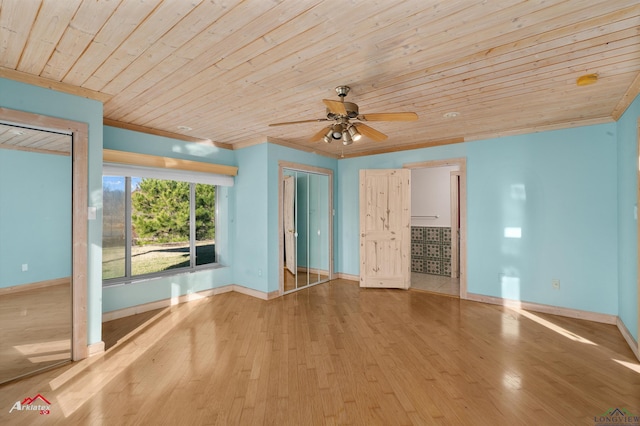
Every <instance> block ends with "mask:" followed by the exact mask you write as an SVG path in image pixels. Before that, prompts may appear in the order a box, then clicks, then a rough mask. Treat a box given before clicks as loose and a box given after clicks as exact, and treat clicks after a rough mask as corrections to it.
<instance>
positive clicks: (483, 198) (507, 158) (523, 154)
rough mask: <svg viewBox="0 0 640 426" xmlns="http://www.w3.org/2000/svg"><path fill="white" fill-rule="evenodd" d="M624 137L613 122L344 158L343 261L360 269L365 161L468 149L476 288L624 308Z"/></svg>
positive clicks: (398, 160)
mask: <svg viewBox="0 0 640 426" xmlns="http://www.w3.org/2000/svg"><path fill="white" fill-rule="evenodd" d="M615 143H616V126H615V124H614V123H611V124H605V125H599V126H589V127H581V128H575V129H566V130H559V131H553V132H544V133H535V134H529V135H522V136H512V137H504V138H498V139H491V140H485V141H476V142H469V143H465V144H457V145H448V146H442V147H437V148H426V149H421V150H414V151H403V152H397V153H391V154H384V155H378V156H369V157H360V158H354V159H347V160H341V161H340V162H339V164H338V171H339V173H338V175H339V180H340V185H339V191H338V213H337V217H338V223H339V230H338V232H339V235H340V240H339V242H338V244H337V247H338V249H339V261H338V270H339V271H341V272H345V273H348V274H354V275H358V274H359V247H358V241H359V238H358V227H359V223H358V202H357V200H358V171H359V170H360V169H364V168H376V169H378V168H398V167H402V165H403V164H404V163H410V162H417V161H426V160H434V159H443V158H455V157H467V189H468V193H467V212H468V216H467V229H468V239H467V244H468V246H467V254H468V264H467V266H468V269H467V272H468V282H467V283H468V291H469V292H470V293H478V294H483V295H489V296H495V297H505V298H510V299H517V300H523V301H528V302H534V303H541V304H548V305H555V306H561V307H566V308H572V309H580V310H586V311H593V312H601V313H606V314H614V315H615V314H617V312H618V310H617V305H618V290H617V282H618V280H617V275H618V274H617V249H618V247H617V228H616V219H617V216H616V210H617V209H616V203H617V198H616V148H615ZM513 188H516V189H513ZM519 189H524V194H526V199H518V197H517V194H518V193H520V191H519ZM507 227H514V228H521V232H522V238H520V239H512V238H505V236H504V229H505V228H507ZM554 278H557V279H559V280H560V283H561V288H560V290H554V289H552V286H551V280H552V279H554Z"/></svg>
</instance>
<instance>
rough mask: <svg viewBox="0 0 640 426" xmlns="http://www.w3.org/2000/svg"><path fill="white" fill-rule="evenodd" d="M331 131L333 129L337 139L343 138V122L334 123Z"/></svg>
mask: <svg viewBox="0 0 640 426" xmlns="http://www.w3.org/2000/svg"><path fill="white" fill-rule="evenodd" d="M331 131H332V137H333V138H334V139H335V140H340V139H342V133H343V127H342V124H334V125H333V126H332V127H331Z"/></svg>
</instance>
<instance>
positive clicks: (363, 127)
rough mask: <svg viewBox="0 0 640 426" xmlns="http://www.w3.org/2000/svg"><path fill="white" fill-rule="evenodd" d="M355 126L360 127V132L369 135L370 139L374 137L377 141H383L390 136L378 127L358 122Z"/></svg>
mask: <svg viewBox="0 0 640 426" xmlns="http://www.w3.org/2000/svg"><path fill="white" fill-rule="evenodd" d="M354 126H356V129H358V132H360V133H361V134H363V135H364V136H366V137H368V138H369V139H373V140H374V141H376V142H382V141H383V140H385V139H387V137H388V136H387V135H385V134H384V133H382V132H379V131H377V130H376V129H373V128H371V127H369V126H367V125H366V124H362V123H357V124H354Z"/></svg>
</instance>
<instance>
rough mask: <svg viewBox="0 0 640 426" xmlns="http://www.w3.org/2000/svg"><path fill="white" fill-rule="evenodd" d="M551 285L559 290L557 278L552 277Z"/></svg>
mask: <svg viewBox="0 0 640 426" xmlns="http://www.w3.org/2000/svg"><path fill="white" fill-rule="evenodd" d="M551 287H553V288H554V289H555V290H560V280H559V279H557V278H554V279H552V280H551Z"/></svg>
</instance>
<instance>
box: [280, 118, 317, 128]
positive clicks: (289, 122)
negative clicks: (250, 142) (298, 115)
mask: <svg viewBox="0 0 640 426" xmlns="http://www.w3.org/2000/svg"><path fill="white" fill-rule="evenodd" d="M319 121H329V119H327V118H316V119H314V120H301V121H285V122H284V123H271V124H269V127H275V126H286V125H288V124H299V123H317V122H319Z"/></svg>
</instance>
